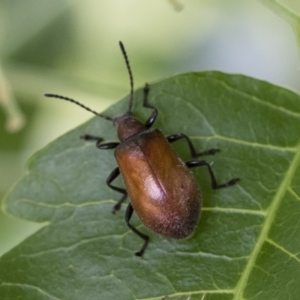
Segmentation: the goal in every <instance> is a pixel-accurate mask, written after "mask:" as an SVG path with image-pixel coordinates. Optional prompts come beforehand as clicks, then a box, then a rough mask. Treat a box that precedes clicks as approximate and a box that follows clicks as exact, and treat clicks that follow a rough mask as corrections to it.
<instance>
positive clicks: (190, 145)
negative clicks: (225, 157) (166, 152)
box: [167, 133, 220, 158]
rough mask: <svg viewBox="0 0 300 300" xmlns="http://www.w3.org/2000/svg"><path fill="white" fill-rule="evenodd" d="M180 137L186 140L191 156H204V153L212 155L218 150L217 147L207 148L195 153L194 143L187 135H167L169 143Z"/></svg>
mask: <svg viewBox="0 0 300 300" xmlns="http://www.w3.org/2000/svg"><path fill="white" fill-rule="evenodd" d="M181 139H185V140H186V142H187V144H188V146H189V149H190V153H191V156H192V157H193V158H196V157H199V156H204V155H214V154H216V153H217V152H220V150H219V149H209V150H207V151H204V152H199V153H197V152H196V150H195V147H194V145H193V144H192V141H191V140H190V138H189V137H188V136H187V135H185V134H183V133H178V134H172V135H169V136H168V137H167V140H168V141H169V143H174V142H176V141H179V140H181Z"/></svg>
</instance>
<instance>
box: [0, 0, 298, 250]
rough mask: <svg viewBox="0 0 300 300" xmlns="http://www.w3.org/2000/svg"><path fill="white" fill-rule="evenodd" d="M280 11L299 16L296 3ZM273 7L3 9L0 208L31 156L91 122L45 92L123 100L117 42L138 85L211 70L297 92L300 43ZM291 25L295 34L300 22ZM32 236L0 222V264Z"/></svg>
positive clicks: (109, 3)
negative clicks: (71, 130) (280, 86)
mask: <svg viewBox="0 0 300 300" xmlns="http://www.w3.org/2000/svg"><path fill="white" fill-rule="evenodd" d="M281 3H283V4H284V5H286V6H287V7H288V8H289V9H290V10H291V11H293V12H294V13H296V14H297V13H298V14H300V2H299V0H285V1H281ZM262 4H265V5H266V6H264V5H262ZM273 4H275V5H278V4H277V2H276V1H265V0H261V1H255V0H226V1H224V0H190V1H184V0H178V1H175V0H169V1H168V0H164V1H162V0H156V1H153V0H152V1H150V0H148V1H140V0H127V1H124V0H102V1H91V0H85V1H79V0H78V1H76V0H73V1H71V0H52V1H46V0H27V1H20V0H19V1H9V0H2V1H0V166H1V168H0V199H3V196H4V195H5V193H6V192H7V191H8V190H9V188H11V186H12V185H13V183H14V182H15V181H16V180H17V179H18V178H19V177H20V176H21V174H22V172H23V171H24V166H25V163H26V161H27V160H28V158H29V157H30V156H31V155H32V154H33V153H34V152H36V151H37V150H38V149H40V148H42V147H43V146H45V145H46V144H47V143H48V142H50V141H51V140H53V139H54V138H56V137H57V136H59V135H62V134H63V133H65V132H66V131H68V130H69V129H71V128H73V127H75V126H76V125H78V124H80V123H82V122H84V121H85V120H87V119H89V118H91V115H90V114H88V113H86V112H84V111H82V110H80V109H78V107H75V106H72V105H68V104H66V103H62V102H61V103H60V102H59V101H56V100H51V99H47V98H44V97H43V94H44V93H45V92H53V93H58V94H62V95H67V96H70V97H73V98H75V99H78V100H80V101H81V102H83V103H86V104H87V105H89V106H90V107H92V108H94V109H96V110H98V111H102V110H104V109H105V108H106V107H108V106H110V105H111V104H112V103H114V102H116V101H118V100H119V99H121V98H122V97H124V96H125V95H126V94H127V93H128V91H129V79H128V74H127V72H126V69H125V65H124V61H123V58H122V55H121V52H120V50H119V47H118V41H119V40H122V41H123V42H124V44H125V46H126V49H127V51H128V54H129V58H130V61H131V65H132V68H133V73H134V79H135V85H136V86H141V85H143V84H144V82H146V81H147V82H152V81H157V80H160V79H162V78H165V77H168V76H171V75H174V74H175V73H182V72H190V71H203V70H211V69H215V70H222V71H225V72H229V73H242V74H246V75H249V76H254V77H256V78H260V79H265V80H268V81H270V82H272V83H275V84H278V85H284V86H287V87H289V88H292V89H294V90H296V91H299V90H300V82H299V79H300V74H299V56H298V54H299V53H298V49H297V40H296V37H295V35H294V32H293V30H292V27H291V26H290V25H289V24H288V23H286V22H285V21H284V20H283V19H281V18H280V17H279V16H278V15H276V14H274V13H273V12H272V11H271V10H273V11H275V12H277V13H278V11H276V8H275V9H273V8H274V7H272V5H273ZM267 7H269V8H271V10H269V9H268V8H267ZM279 11H280V9H279ZM281 17H283V18H284V16H281ZM286 20H287V19H286ZM287 21H289V20H287ZM290 24H291V22H290ZM291 25H293V26H294V29H296V30H297V26H298V25H299V27H298V29H300V21H299V24H298V25H297V24H291ZM299 36H300V35H299V32H298V37H299ZM0 201H2V200H0ZM37 228H39V225H36V224H32V223H29V222H25V221H22V220H18V219H16V218H13V217H10V216H6V215H4V214H3V213H0V241H1V243H0V255H1V254H3V253H5V252H6V251H8V250H9V249H10V248H12V247H13V246H15V245H16V244H18V243H19V242H20V241H22V240H23V239H24V238H25V237H26V236H28V235H30V234H31V233H32V232H34V231H35V230H37Z"/></svg>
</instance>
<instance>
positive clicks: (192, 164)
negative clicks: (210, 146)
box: [185, 160, 240, 190]
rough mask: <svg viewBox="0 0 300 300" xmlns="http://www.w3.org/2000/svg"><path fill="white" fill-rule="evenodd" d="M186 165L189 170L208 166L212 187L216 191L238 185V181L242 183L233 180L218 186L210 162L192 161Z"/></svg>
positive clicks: (237, 179)
mask: <svg viewBox="0 0 300 300" xmlns="http://www.w3.org/2000/svg"><path fill="white" fill-rule="evenodd" d="M185 164H186V166H187V167H188V168H195V167H202V166H206V167H207V169H208V172H209V176H210V179H211V187H212V189H214V190H216V189H221V188H225V187H228V186H232V185H234V184H236V183H237V182H238V181H240V179H239V178H233V179H231V180H229V181H228V182H226V183H223V184H218V183H217V181H216V177H215V174H214V172H213V170H212V168H211V166H210V164H209V163H208V162H206V161H205V160H191V161H188V162H186V163H185Z"/></svg>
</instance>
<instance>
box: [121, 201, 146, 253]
mask: <svg viewBox="0 0 300 300" xmlns="http://www.w3.org/2000/svg"><path fill="white" fill-rule="evenodd" d="M132 213H133V207H132V205H131V203H129V204H128V206H127V210H126V214H125V221H126V224H127V226H128V227H129V228H130V229H131V230H132V231H133V232H134V233H135V234H137V235H138V236H139V237H140V238H142V239H143V240H144V244H143V246H142V248H141V250H140V251H138V252H136V253H135V255H136V256H143V254H144V252H145V249H146V248H147V245H148V242H149V236H148V235H145V234H143V233H141V232H140V231H138V230H137V229H136V228H135V227H133V226H132V225H131V224H130V223H129V221H130V219H131V217H132Z"/></svg>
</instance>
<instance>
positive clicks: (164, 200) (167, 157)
mask: <svg viewBox="0 0 300 300" xmlns="http://www.w3.org/2000/svg"><path fill="white" fill-rule="evenodd" d="M119 46H120V48H121V51H122V54H123V57H124V60H125V63H126V67H127V71H128V74H129V79H130V100H129V105H128V110H127V111H126V112H125V113H124V114H123V115H121V116H117V117H115V118H111V117H109V116H106V115H103V114H100V113H97V112H96V111H94V110H92V109H90V108H89V107H87V106H85V105H83V104H82V103H80V102H78V101H76V100H74V99H72V98H69V97H65V96H61V95H57V94H49V93H47V94H45V96H46V97H52V98H59V99H62V100H67V101H70V102H72V103H74V104H76V105H79V106H81V107H82V108H84V109H85V110H87V111H89V112H91V113H93V114H95V115H97V116H99V117H101V118H104V119H105V120H108V121H111V122H112V123H113V125H114V126H115V127H116V130H117V134H118V138H119V140H120V142H109V143H103V139H102V138H101V137H97V136H93V135H89V134H84V135H82V136H81V137H80V138H81V139H83V140H86V141H95V142H96V146H97V148H98V149H102V150H105V149H115V152H114V154H115V158H116V161H117V164H118V167H116V168H115V169H114V170H113V171H112V172H111V174H110V175H109V176H108V178H107V180H106V183H107V185H108V186H109V187H110V188H111V189H113V190H114V191H117V192H119V193H121V194H122V197H121V199H120V200H119V201H118V202H117V204H116V205H115V206H114V208H113V213H115V212H116V211H118V210H120V208H121V205H122V203H123V202H124V201H125V199H126V198H127V196H128V197H129V199H130V201H129V204H128V206H127V210H126V214H125V221H126V224H127V225H128V227H129V228H130V229H131V230H132V231H133V232H134V233H136V234H137V235H138V236H139V237H140V238H142V239H143V241H144V242H143V245H142V247H141V249H140V250H139V251H138V252H136V253H135V255H136V256H142V255H143V254H144V252H145V249H146V247H147V245H148V242H149V236H148V235H146V234H144V233H142V232H140V231H139V230H138V229H136V228H135V227H134V226H133V225H131V224H130V219H131V217H132V214H133V212H134V211H135V212H136V214H137V215H138V217H139V219H140V220H141V222H142V223H143V224H144V225H145V226H146V227H147V228H148V229H150V230H152V231H153V232H155V233H158V234H160V235H162V236H164V237H168V238H173V239H184V238H187V237H189V236H191V235H192V233H193V232H194V230H195V228H196V225H197V223H198V221H199V218H200V212H201V194H200V189H199V186H198V184H197V182H196V179H195V177H194V175H193V173H192V172H191V171H190V169H191V168H194V167H202V166H204V167H206V168H207V170H208V172H209V176H210V179H211V187H212V189H220V188H225V187H229V186H232V185H234V184H236V183H237V182H238V181H239V180H240V179H239V178H234V179H231V180H230V181H228V182H226V183H224V184H218V183H217V181H216V178H215V175H214V173H213V170H212V168H211V165H210V164H209V163H208V162H206V161H205V160H200V159H199V157H200V156H204V155H214V154H215V153H217V152H219V151H220V150H219V149H210V150H208V151H204V152H197V151H196V150H195V148H194V146H193V144H192V142H191V140H190V138H189V137H188V136H187V135H185V134H183V133H179V134H173V135H170V136H167V137H165V136H164V135H163V133H162V132H161V131H160V130H158V129H151V127H152V125H153V124H154V122H155V120H156V118H157V116H158V110H157V109H156V108H155V107H153V106H152V105H150V104H149V103H148V95H149V92H150V87H149V85H148V84H147V83H146V84H145V86H144V89H143V107H145V108H148V109H152V113H151V114H150V116H149V117H148V119H147V120H146V122H145V123H142V122H140V121H139V120H138V119H137V118H136V117H135V116H134V114H133V113H132V105H133V91H134V84H133V75H132V71H131V67H130V64H129V59H128V56H127V53H126V50H125V48H124V45H123V43H122V42H119ZM181 139H184V140H185V141H186V142H187V145H188V148H189V151H190V154H191V156H192V158H193V159H192V160H190V161H187V162H183V161H182V160H181V159H180V158H179V157H178V156H177V155H176V153H175V151H174V149H173V148H172V147H171V145H170V144H171V143H174V142H176V141H178V140H181ZM120 174H121V175H122V178H123V181H124V185H125V189H124V188H121V187H117V186H115V185H113V184H112V182H113V181H114V180H115V179H116V178H117V177H118V176H119V175H120Z"/></svg>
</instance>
